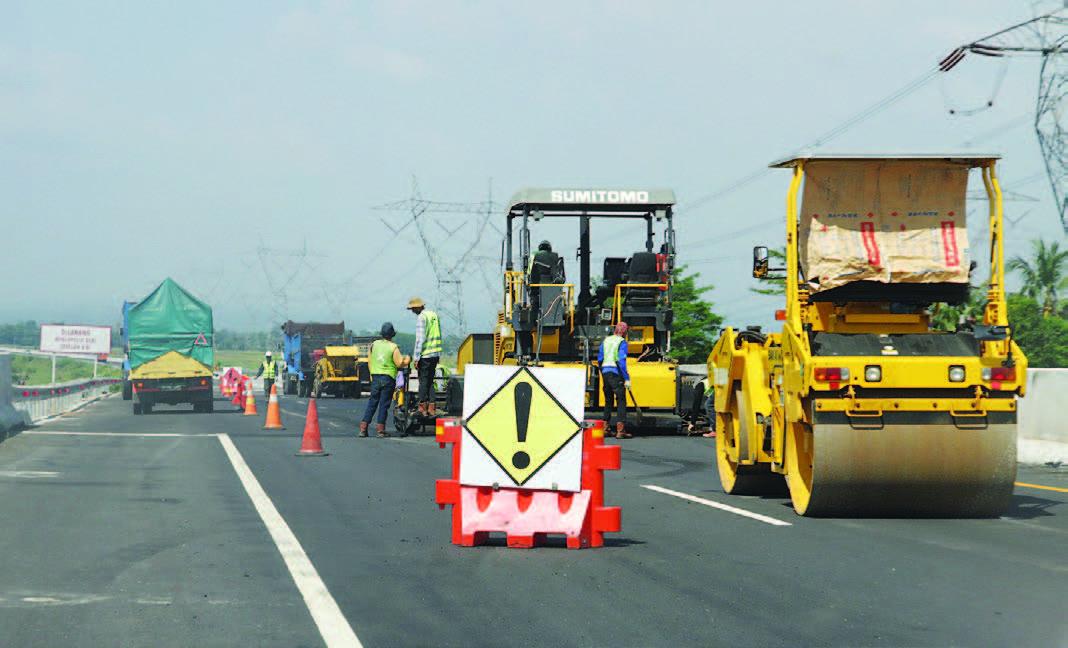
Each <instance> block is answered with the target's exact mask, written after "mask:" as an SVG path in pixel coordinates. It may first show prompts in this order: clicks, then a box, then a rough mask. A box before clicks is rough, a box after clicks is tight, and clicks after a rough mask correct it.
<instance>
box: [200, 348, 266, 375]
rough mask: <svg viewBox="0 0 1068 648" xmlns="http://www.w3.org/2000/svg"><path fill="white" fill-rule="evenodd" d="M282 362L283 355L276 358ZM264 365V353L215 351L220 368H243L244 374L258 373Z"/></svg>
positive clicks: (216, 362) (216, 361)
mask: <svg viewBox="0 0 1068 648" xmlns="http://www.w3.org/2000/svg"><path fill="white" fill-rule="evenodd" d="M275 359H276V360H278V361H279V362H280V361H281V360H282V358H281V354H279V355H278V357H277V358H275ZM262 363H263V351H220V350H219V349H216V350H215V364H216V365H218V366H220V367H241V369H242V373H246V374H247V373H250V372H251V373H256V369H257V368H258V367H259V366H260V365H261V364H262Z"/></svg>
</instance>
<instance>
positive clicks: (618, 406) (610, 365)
mask: <svg viewBox="0 0 1068 648" xmlns="http://www.w3.org/2000/svg"><path fill="white" fill-rule="evenodd" d="M627 328H628V327H627V323H626V322H620V323H618V324H616V328H615V331H614V332H613V334H612V335H609V336H608V337H606V338H605V339H604V341H603V342H601V349H600V352H599V353H598V354H597V364H598V365H599V366H600V367H601V390H602V391H603V392H604V429H605V433H606V434H608V435H609V436H611V435H612V432H611V429H612V427H611V426H612V409H613V408H614V409H615V410H616V430H615V437H616V438H617V439H629V438H631V437H632V436H634V435H632V434H631V433H630V432H627V390H629V389H630V373H629V372H628V371H627Z"/></svg>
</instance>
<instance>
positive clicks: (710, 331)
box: [671, 266, 723, 363]
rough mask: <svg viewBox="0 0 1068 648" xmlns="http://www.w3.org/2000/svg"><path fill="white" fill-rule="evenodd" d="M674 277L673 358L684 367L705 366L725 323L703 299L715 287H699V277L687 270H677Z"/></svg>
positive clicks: (697, 274)
mask: <svg viewBox="0 0 1068 648" xmlns="http://www.w3.org/2000/svg"><path fill="white" fill-rule="evenodd" d="M673 276H674V280H675V285H674V287H673V288H672V308H673V309H674V312H675V320H674V323H673V324H672V333H671V357H673V358H674V359H676V360H678V361H679V362H684V363H697V362H704V361H705V359H706V358H708V353H709V352H710V351H711V350H712V346H713V345H714V344H715V343H716V337H717V336H718V335H719V328H720V324H722V323H723V318H722V317H721V316H719V315H717V314H715V313H714V312H712V304H711V302H708V301H706V300H705V299H704V298H703V297H702V296H703V295H704V294H705V293H706V292H708V291H710V290H712V286H698V285H697V278H698V277H700V276H701V275H700V273H699V272H694V273H687V272H686V266H679V267H677V268H675V271H674V272H673Z"/></svg>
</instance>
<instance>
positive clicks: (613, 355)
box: [601, 335, 623, 370]
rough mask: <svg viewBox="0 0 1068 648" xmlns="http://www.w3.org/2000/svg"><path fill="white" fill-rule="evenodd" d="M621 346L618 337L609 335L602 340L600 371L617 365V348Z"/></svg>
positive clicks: (620, 340)
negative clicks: (602, 357) (602, 354)
mask: <svg viewBox="0 0 1068 648" xmlns="http://www.w3.org/2000/svg"><path fill="white" fill-rule="evenodd" d="M621 344H623V338H621V337H620V336H618V335H609V336H608V337H606V338H605V339H604V363H602V364H601V369H602V370H604V368H605V367H616V366H617V365H618V364H619V346H620V345H621Z"/></svg>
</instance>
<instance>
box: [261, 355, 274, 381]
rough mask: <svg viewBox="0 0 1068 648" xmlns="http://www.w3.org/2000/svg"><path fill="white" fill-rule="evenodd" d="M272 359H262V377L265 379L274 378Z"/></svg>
mask: <svg viewBox="0 0 1068 648" xmlns="http://www.w3.org/2000/svg"><path fill="white" fill-rule="evenodd" d="M274 370H275V369H274V360H264V361H263V377H264V378H266V379H267V380H274Z"/></svg>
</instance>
